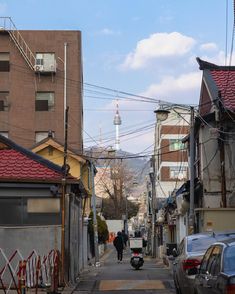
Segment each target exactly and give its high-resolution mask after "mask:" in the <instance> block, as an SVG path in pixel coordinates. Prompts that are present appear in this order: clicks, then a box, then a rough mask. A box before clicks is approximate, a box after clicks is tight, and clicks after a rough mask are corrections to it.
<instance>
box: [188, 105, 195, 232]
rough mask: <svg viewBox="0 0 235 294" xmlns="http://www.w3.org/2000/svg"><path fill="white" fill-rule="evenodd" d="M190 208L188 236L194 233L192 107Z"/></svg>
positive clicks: (191, 130)
mask: <svg viewBox="0 0 235 294" xmlns="http://www.w3.org/2000/svg"><path fill="white" fill-rule="evenodd" d="M190 110H191V119H190V208H189V234H190V235H191V234H193V233H194V223H195V222H194V179H195V169H194V162H195V142H194V107H192V106H191V107H190Z"/></svg>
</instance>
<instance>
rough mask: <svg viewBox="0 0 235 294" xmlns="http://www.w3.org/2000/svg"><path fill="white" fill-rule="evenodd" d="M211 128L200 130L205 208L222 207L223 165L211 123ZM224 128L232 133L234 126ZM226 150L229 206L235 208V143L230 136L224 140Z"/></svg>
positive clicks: (206, 127) (201, 176) (216, 136)
mask: <svg viewBox="0 0 235 294" xmlns="http://www.w3.org/2000/svg"><path fill="white" fill-rule="evenodd" d="M210 125H211V126H212V127H211V128H210V127H208V126H204V127H203V128H201V129H200V134H199V144H200V178H201V180H202V182H203V190H204V200H203V207H205V208H216V207H220V202H221V171H220V170H221V163H220V152H219V147H218V134H217V133H216V132H215V133H214V132H213V131H214V130H213V127H215V124H213V122H210ZM224 128H225V129H229V128H230V132H232V130H234V126H233V125H231V126H230V125H229V124H226V123H224ZM224 148H225V174H226V190H227V206H228V207H235V168H234V166H235V152H234V150H235V141H234V139H233V138H232V136H231V135H230V136H229V137H226V134H225V138H224Z"/></svg>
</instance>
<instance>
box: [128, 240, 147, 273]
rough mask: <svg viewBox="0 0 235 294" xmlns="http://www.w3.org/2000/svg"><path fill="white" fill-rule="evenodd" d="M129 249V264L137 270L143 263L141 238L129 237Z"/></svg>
mask: <svg viewBox="0 0 235 294" xmlns="http://www.w3.org/2000/svg"><path fill="white" fill-rule="evenodd" d="M130 249H131V260H130V264H131V266H132V267H133V268H134V269H136V270H138V269H140V268H141V267H142V266H143V264H144V258H143V239H142V238H130Z"/></svg>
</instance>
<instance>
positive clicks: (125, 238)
mask: <svg viewBox="0 0 235 294" xmlns="http://www.w3.org/2000/svg"><path fill="white" fill-rule="evenodd" d="M122 239H123V242H124V248H126V246H127V241H128V236H127V234H126V233H125V231H124V230H122Z"/></svg>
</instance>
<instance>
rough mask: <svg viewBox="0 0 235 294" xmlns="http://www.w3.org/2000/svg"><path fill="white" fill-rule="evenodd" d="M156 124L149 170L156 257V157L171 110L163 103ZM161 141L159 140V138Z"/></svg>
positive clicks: (153, 248)
mask: <svg viewBox="0 0 235 294" xmlns="http://www.w3.org/2000/svg"><path fill="white" fill-rule="evenodd" d="M154 113H155V114H156V125H155V142H154V145H155V146H154V155H153V156H152V158H151V166H150V171H149V176H150V181H151V184H152V199H151V210H152V240H151V241H152V242H151V243H152V246H151V247H152V257H153V258H155V257H156V245H157V244H156V209H157V195H156V162H155V157H156V156H158V154H157V152H156V150H157V147H158V143H159V142H160V123H161V122H163V121H165V120H166V119H167V118H168V114H169V113H170V111H169V110H167V109H164V108H163V107H162V105H160V107H159V108H158V109H156V110H154ZM156 139H158V140H159V142H157V140H156ZM158 168H159V156H158Z"/></svg>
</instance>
